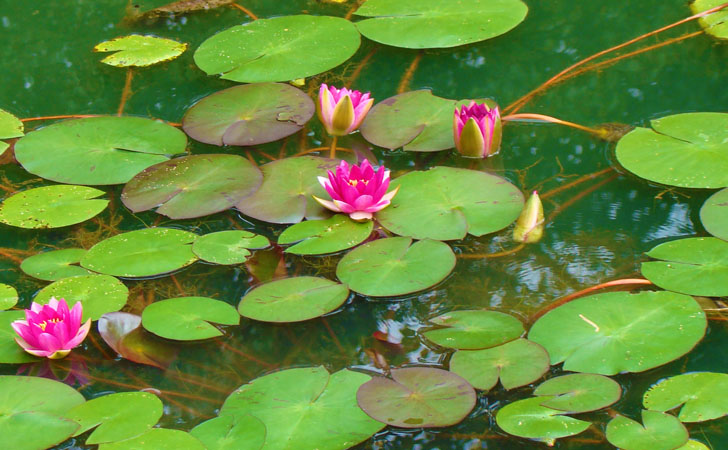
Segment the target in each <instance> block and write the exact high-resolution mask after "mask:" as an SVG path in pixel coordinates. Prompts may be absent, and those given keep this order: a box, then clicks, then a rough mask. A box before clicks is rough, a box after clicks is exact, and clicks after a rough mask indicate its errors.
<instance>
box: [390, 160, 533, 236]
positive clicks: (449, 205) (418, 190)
mask: <svg viewBox="0 0 728 450" xmlns="http://www.w3.org/2000/svg"><path fill="white" fill-rule="evenodd" d="M396 186H400V190H399V193H398V194H397V195H396V196H395V197H394V198H393V199H392V204H391V205H390V206H389V207H387V208H385V209H383V210H381V211H379V212H377V220H379V222H380V223H381V224H382V225H383V226H384V227H385V228H387V229H388V230H390V231H392V232H394V233H397V234H399V235H401V236H411V237H413V238H415V239H426V238H429V239H437V240H441V241H447V240H453V239H462V238H464V237H465V236H466V235H467V234H471V235H473V236H483V235H484V234H488V233H493V232H495V231H498V230H501V229H503V228H505V227H507V226H508V225H510V224H511V223H513V222H514V221H515V220H516V219H517V218H518V216H519V214H520V213H521V209H523V194H521V191H520V190H519V189H518V188H517V187H515V186H514V185H512V184H510V183H509V182H508V181H506V180H504V179H503V178H500V177H497V176H495V175H490V174H487V173H484V172H479V171H475V170H467V169H455V168H452V167H435V168H434V169H430V170H428V171H425V172H421V171H414V172H410V173H408V174H406V175H403V176H401V177H399V178H396V179H395V180H392V185H391V188H395V187H396Z"/></svg>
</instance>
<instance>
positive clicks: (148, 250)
mask: <svg viewBox="0 0 728 450" xmlns="http://www.w3.org/2000/svg"><path fill="white" fill-rule="evenodd" d="M195 239H197V235H196V234H195V233H190V232H189V231H182V230H176V229H173V228H145V229H141V230H136V231H130V232H128V233H122V234H118V235H116V236H113V237H111V238H109V239H106V240H104V241H101V242H99V243H98V244H96V245H94V246H93V247H91V249H90V250H89V251H88V252H87V253H86V254H85V255H84V256H83V258H81V266H83V267H85V268H87V269H90V270H93V271H94V272H99V273H104V274H107V275H114V276H118V277H129V278H138V277H149V276H153V275H160V274H163V273H169V272H172V271H175V270H178V269H181V268H183V267H186V266H188V265H190V264H192V263H193V262H195V261H197V256H195V254H194V253H192V243H193V242H194V241H195Z"/></svg>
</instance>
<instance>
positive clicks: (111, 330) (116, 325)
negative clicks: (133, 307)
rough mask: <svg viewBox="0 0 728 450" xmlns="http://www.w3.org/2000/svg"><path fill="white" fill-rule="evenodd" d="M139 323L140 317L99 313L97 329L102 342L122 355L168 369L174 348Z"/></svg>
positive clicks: (175, 353) (175, 352) (141, 362)
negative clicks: (145, 329)
mask: <svg viewBox="0 0 728 450" xmlns="http://www.w3.org/2000/svg"><path fill="white" fill-rule="evenodd" d="M141 324H142V318H141V316H137V315H136V314H130V313H125V312H112V313H106V314H104V315H103V316H101V318H100V319H99V323H98V330H99V334H100V335H101V337H102V338H103V340H104V342H106V343H107V344H108V345H109V347H111V348H112V349H113V350H114V351H115V352H116V353H118V354H119V355H120V356H121V357H122V358H124V359H128V360H129V361H134V362H136V363H140V364H147V365H150V366H154V367H159V368H160V369H167V368H168V367H169V365H170V364H171V363H172V361H173V360H174V359H175V357H176V356H177V347H175V346H172V345H170V344H168V343H166V342H164V341H162V340H160V339H158V338H155V337H153V335H152V334H150V333H147V332H146V331H144V328H142V327H141Z"/></svg>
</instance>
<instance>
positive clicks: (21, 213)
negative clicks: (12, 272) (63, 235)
mask: <svg viewBox="0 0 728 450" xmlns="http://www.w3.org/2000/svg"><path fill="white" fill-rule="evenodd" d="M104 194H105V192H104V191H100V190H98V189H94V188H91V187H86V186H68V185H56V186H44V187H39V188H34V189H28V190H27V191H22V192H18V193H17V194H14V195H13V196H11V197H9V198H6V199H5V201H3V202H2V204H0V222H2V223H4V224H7V225H11V226H14V227H20V228H59V227H67V226H69V225H74V224H77V223H81V222H83V221H85V220H88V219H90V218H92V217H94V216H96V215H97V214H99V213H100V212H101V211H103V210H104V209H106V205H108V204H109V201H108V200H105V199H98V198H96V197H99V196H101V195H104Z"/></svg>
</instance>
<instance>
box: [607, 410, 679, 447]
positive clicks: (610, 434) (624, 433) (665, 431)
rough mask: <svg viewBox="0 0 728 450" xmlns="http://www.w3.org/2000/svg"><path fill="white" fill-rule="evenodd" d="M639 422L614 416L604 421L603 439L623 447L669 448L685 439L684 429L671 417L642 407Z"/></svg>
mask: <svg viewBox="0 0 728 450" xmlns="http://www.w3.org/2000/svg"><path fill="white" fill-rule="evenodd" d="M642 423H643V424H644V425H643V424H640V423H639V422H637V421H634V420H632V419H629V418H627V417H624V416H617V417H615V418H614V419H612V420H611V421H610V422H609V423H608V424H607V440H608V441H609V443H610V444H612V445H614V446H616V447H619V448H620V449H624V450H646V449H651V450H673V449H676V448H678V447H681V446H682V445H683V444H685V443H687V442H688V431H687V430H686V429H685V427H684V426H683V424H681V423H680V421H679V420H677V418H676V417H675V416H671V415H669V414H663V413H661V412H657V411H648V410H643V411H642Z"/></svg>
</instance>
